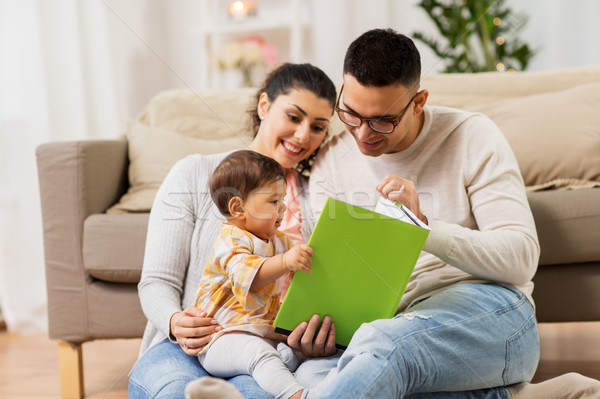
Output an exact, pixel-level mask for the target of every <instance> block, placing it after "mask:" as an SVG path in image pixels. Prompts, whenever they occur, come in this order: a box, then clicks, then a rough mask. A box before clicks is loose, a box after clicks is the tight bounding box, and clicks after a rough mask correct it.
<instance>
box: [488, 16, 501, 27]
mask: <svg viewBox="0 0 600 399" xmlns="http://www.w3.org/2000/svg"><path fill="white" fill-rule="evenodd" d="M488 21H489V20H488ZM492 22H493V23H494V25H496V26H500V24H501V23H502V19H500V18H498V17H496V18H494V20H493V21H492Z"/></svg>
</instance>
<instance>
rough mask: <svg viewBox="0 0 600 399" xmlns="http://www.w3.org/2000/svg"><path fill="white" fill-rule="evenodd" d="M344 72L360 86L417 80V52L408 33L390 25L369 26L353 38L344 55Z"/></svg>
mask: <svg viewBox="0 0 600 399" xmlns="http://www.w3.org/2000/svg"><path fill="white" fill-rule="evenodd" d="M344 74H350V75H352V76H354V78H356V80H358V82H359V83H360V84H361V85H363V86H376V87H382V86H389V85H398V84H401V85H403V86H405V87H407V88H410V87H413V86H414V85H418V84H419V80H420V78H421V56H420V55H419V50H417V47H416V46H415V43H414V42H413V41H412V39H410V38H409V37H406V36H404V35H403V34H401V33H398V32H396V31H394V30H393V29H373V30H370V31H367V32H365V33H363V34H362V35H360V36H359V37H358V38H357V39H356V40H354V41H353V42H352V43H351V44H350V46H349V47H348V50H347V51H346V57H345V58H344Z"/></svg>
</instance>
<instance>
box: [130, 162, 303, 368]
mask: <svg viewBox="0 0 600 399" xmlns="http://www.w3.org/2000/svg"><path fill="white" fill-rule="evenodd" d="M227 154H229V153H222V154H215V155H208V156H205V155H190V156H188V157H186V158H184V159H182V160H181V161H179V162H177V164H175V166H173V168H172V169H171V171H170V172H169V174H168V175H167V177H166V178H165V180H164V181H163V183H162V185H161V187H160V189H159V190H158V193H157V194H156V197H155V199H154V204H153V205H152V211H151V212H150V220H149V222H148V235H147V238H146V250H145V253H144V266H143V269H142V277H141V280H140V283H139V285H138V290H139V296H140V302H141V304H142V309H143V311H144V314H145V315H146V317H147V318H148V324H147V325H146V330H145V331H144V337H143V339H142V345H141V348H140V356H141V355H142V354H143V353H144V352H145V351H146V350H147V349H148V348H150V347H151V346H152V345H154V344H157V343H158V342H160V341H162V340H164V339H166V338H168V337H169V327H170V320H171V316H172V315H173V314H174V313H175V312H180V311H181V310H183V309H185V308H187V307H189V306H192V305H194V303H195V300H196V293H197V291H198V283H199V282H200V278H201V276H202V271H203V269H204V266H205V265H206V263H207V262H208V259H209V258H210V255H211V254H212V251H213V246H214V243H215V240H216V238H217V237H218V236H219V233H220V231H221V222H222V221H225V218H224V217H223V216H222V215H221V214H220V213H219V211H218V209H217V207H216V206H215V205H214V203H213V201H212V199H211V197H210V191H209V188H208V181H209V179H210V176H211V175H212V172H213V170H214V169H215V168H216V167H217V165H218V164H219V163H220V162H221V160H222V159H223V158H225V156H226V155H227ZM298 190H299V195H300V205H301V212H302V215H303V217H304V216H305V215H306V216H307V223H303V225H302V228H301V233H302V236H303V237H304V239H305V240H308V237H309V235H310V231H311V225H310V221H311V220H312V218H311V217H310V214H311V211H310V208H309V207H308V200H307V198H306V190H305V181H304V180H303V179H302V178H298ZM171 338H172V337H171Z"/></svg>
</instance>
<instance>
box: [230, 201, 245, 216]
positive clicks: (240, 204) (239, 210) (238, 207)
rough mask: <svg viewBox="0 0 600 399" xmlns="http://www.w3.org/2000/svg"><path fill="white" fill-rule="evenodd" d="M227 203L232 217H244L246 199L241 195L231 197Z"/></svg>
mask: <svg viewBox="0 0 600 399" xmlns="http://www.w3.org/2000/svg"><path fill="white" fill-rule="evenodd" d="M227 205H228V206H227V208H228V209H229V214H230V215H231V217H234V218H236V219H243V218H244V217H245V216H246V215H245V213H244V200H243V199H241V198H240V197H233V198H231V199H230V200H229V204H227Z"/></svg>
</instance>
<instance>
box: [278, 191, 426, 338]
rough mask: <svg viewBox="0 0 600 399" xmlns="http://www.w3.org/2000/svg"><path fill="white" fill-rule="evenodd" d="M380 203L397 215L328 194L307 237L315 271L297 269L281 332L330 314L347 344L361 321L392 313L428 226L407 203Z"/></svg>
mask: <svg viewBox="0 0 600 399" xmlns="http://www.w3.org/2000/svg"><path fill="white" fill-rule="evenodd" d="M385 201H387V200H384V202H385ZM390 204H391V205H390ZM381 206H384V207H386V208H388V209H387V212H386V213H388V214H394V215H396V218H392V217H389V216H386V215H383V214H381V213H378V212H373V211H370V210H367V209H364V208H361V207H358V206H354V205H351V204H348V203H345V202H342V201H339V200H335V199H333V198H328V199H327V201H326V203H325V206H324V207H323V211H322V212H321V215H320V217H319V220H318V221H317V224H316V226H315V229H314V231H313V233H312V235H311V237H310V239H309V241H308V245H309V246H311V247H312V248H313V249H314V256H313V266H312V271H311V273H310V274H308V273H303V272H296V273H295V275H294V277H293V279H292V282H291V284H290V287H289V289H288V291H287V294H286V296H285V298H284V301H283V303H282V305H281V308H280V310H279V312H278V313H277V317H276V318H275V322H274V325H275V327H276V331H277V332H280V333H289V332H290V331H292V330H293V329H294V328H296V327H297V326H298V325H299V324H300V323H301V322H302V321H308V320H309V319H310V318H311V316H312V315H313V314H319V315H320V316H321V317H323V316H325V315H329V316H331V318H332V320H333V322H334V323H335V325H336V345H337V346H338V347H342V348H343V347H346V346H347V345H348V343H349V342H350V339H351V338H352V335H353V334H354V332H355V331H356V330H357V329H358V327H359V326H360V325H361V324H362V323H368V322H370V321H373V320H377V319H382V318H390V317H393V316H394V314H395V312H396V309H397V308H398V305H399V304H400V299H401V298H402V294H403V293H404V290H405V289H406V285H407V284H408V281H409V280H410V276H411V274H412V272H413V270H414V267H415V264H416V263H417V260H418V258H419V254H420V253H421V251H422V249H423V246H424V245H425V240H426V239H427V236H428V235H429V228H428V227H427V226H426V225H424V224H422V223H421V225H418V224H415V221H412V220H411V218H415V219H416V217H415V216H414V215H413V214H412V213H411V212H410V210H408V209H406V208H404V209H402V207H401V206H400V207H399V206H397V205H394V204H393V203H391V202H389V201H387V203H384V204H381V203H380V204H378V208H379V210H381ZM391 207H393V208H391ZM378 208H376V209H378ZM406 211H408V213H406ZM417 221H418V219H417ZM419 222H420V221H419Z"/></svg>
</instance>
